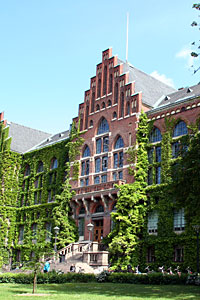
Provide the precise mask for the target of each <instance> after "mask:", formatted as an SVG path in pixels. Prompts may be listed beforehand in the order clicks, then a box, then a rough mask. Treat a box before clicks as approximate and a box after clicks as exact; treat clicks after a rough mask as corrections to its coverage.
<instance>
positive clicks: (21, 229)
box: [19, 225, 24, 243]
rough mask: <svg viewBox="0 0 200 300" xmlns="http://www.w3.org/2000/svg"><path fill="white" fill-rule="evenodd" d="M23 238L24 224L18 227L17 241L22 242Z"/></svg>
mask: <svg viewBox="0 0 200 300" xmlns="http://www.w3.org/2000/svg"><path fill="white" fill-rule="evenodd" d="M23 239H24V225H21V226H20V227H19V243H22V241H23Z"/></svg>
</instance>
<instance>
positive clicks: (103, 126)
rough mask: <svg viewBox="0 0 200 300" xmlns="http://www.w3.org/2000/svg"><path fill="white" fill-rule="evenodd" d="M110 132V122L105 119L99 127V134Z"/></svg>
mask: <svg viewBox="0 0 200 300" xmlns="http://www.w3.org/2000/svg"><path fill="white" fill-rule="evenodd" d="M106 132H109V125H108V122H107V120H106V119H105V118H102V120H101V122H100V124H99V127H98V131H97V134H103V133H106Z"/></svg>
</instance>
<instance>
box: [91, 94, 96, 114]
mask: <svg viewBox="0 0 200 300" xmlns="http://www.w3.org/2000/svg"><path fill="white" fill-rule="evenodd" d="M94 104H95V92H93V93H92V102H91V112H94Z"/></svg>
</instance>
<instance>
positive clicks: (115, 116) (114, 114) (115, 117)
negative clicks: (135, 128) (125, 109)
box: [113, 111, 117, 119]
mask: <svg viewBox="0 0 200 300" xmlns="http://www.w3.org/2000/svg"><path fill="white" fill-rule="evenodd" d="M113 119H117V113H116V111H114V113H113Z"/></svg>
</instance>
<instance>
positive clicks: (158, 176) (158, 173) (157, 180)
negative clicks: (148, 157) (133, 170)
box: [156, 166, 161, 184]
mask: <svg viewBox="0 0 200 300" xmlns="http://www.w3.org/2000/svg"><path fill="white" fill-rule="evenodd" d="M160 183H161V167H160V166H159V167H156V184H160Z"/></svg>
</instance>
